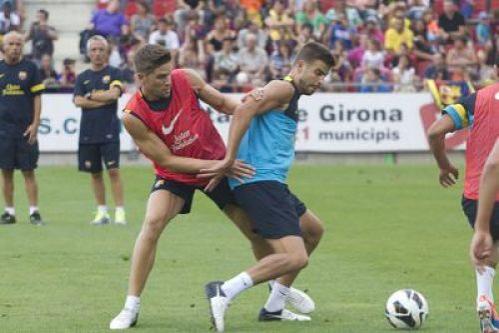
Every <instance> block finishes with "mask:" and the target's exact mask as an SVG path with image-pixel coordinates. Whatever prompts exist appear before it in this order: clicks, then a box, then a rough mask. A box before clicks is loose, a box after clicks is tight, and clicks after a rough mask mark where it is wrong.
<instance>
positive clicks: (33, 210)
mask: <svg viewBox="0 0 499 333" xmlns="http://www.w3.org/2000/svg"><path fill="white" fill-rule="evenodd" d="M37 211H38V206H29V215H32V214H33V213H34V212H37Z"/></svg>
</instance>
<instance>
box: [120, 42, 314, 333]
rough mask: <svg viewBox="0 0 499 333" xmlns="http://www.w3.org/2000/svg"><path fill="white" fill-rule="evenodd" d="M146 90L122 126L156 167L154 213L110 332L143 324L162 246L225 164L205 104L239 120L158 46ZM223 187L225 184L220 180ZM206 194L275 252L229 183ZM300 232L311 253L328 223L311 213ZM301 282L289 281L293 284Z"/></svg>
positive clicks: (150, 56) (297, 300)
mask: <svg viewBox="0 0 499 333" xmlns="http://www.w3.org/2000/svg"><path fill="white" fill-rule="evenodd" d="M134 63H135V67H136V72H137V76H138V79H139V81H140V90H139V91H138V92H137V93H136V94H135V95H134V96H133V97H132V98H131V99H130V101H129V102H128V104H127V106H126V108H125V112H126V113H125V115H124V117H123V123H124V125H125V127H126V129H127V131H128V132H129V133H130V135H131V136H132V137H133V139H134V141H135V143H136V144H137V146H138V147H139V149H140V150H141V152H142V153H143V154H144V155H145V156H147V157H148V158H149V159H151V160H152V162H153V163H154V167H155V173H156V181H155V183H154V185H153V188H152V191H151V194H150V196H149V201H148V205H147V211H146V216H145V219H144V222H143V226H142V230H141V232H140V234H139V236H138V238H137V241H136V243H135V248H134V253H133V258H132V265H131V272H130V279H129V288H128V296H127V299H126V302H125V306H124V308H123V310H122V311H121V312H120V313H119V314H118V316H116V317H115V318H114V319H113V320H112V321H111V323H110V328H111V329H126V328H129V327H132V326H134V325H135V324H136V322H137V317H138V313H139V307H140V294H141V293H142V291H143V288H144V286H145V283H146V280H147V277H148V275H149V272H150V271H151V269H152V266H153V263H154V258H155V253H156V245H157V242H158V239H159V236H160V235H161V232H162V231H163V229H164V228H165V226H166V225H167V223H168V222H169V221H170V220H171V219H173V218H174V217H175V216H176V215H177V214H186V213H188V212H189V211H190V207H191V203H192V197H193V194H194V192H195V190H197V189H198V190H202V191H203V190H204V188H205V187H206V186H207V185H208V182H207V180H206V179H203V178H199V177H197V176H196V174H198V173H199V172H200V170H201V169H207V168H211V167H213V166H214V165H215V163H216V162H217V160H221V159H223V158H224V156H225V146H224V144H223V141H222V138H221V137H220V135H219V134H218V132H217V130H216V129H215V127H214V126H213V123H212V122H211V119H210V117H209V115H208V114H207V113H206V112H204V111H203V110H202V108H201V107H200V104H199V100H202V101H204V102H205V103H207V104H209V105H210V106H212V107H213V108H214V109H216V110H219V111H220V112H223V113H226V114H232V113H233V111H234V110H235V108H236V107H237V105H238V102H237V101H234V100H231V99H230V98H228V97H227V96H224V95H223V94H221V93H220V92H218V91H217V90H216V89H214V88H213V87H211V86H209V85H208V84H206V83H205V82H204V81H203V80H202V78H201V77H200V76H199V75H198V74H196V72H195V71H192V70H188V69H177V70H172V63H171V58H170V53H169V52H168V51H167V50H165V49H164V48H163V47H161V46H159V45H146V46H144V47H143V48H141V49H139V50H138V51H137V53H136V55H135V58H134ZM252 175H253V169H252V168H251V167H250V166H248V165H245V164H244V163H243V162H241V161H239V162H237V163H236V164H235V165H234V167H233V168H231V170H229V171H228V175H227V176H231V177H234V178H241V177H251V176H252ZM217 181H218V179H217ZM210 185H211V187H214V188H213V189H212V190H210V191H204V192H205V194H206V195H208V196H209V197H210V199H212V200H213V201H214V202H215V204H217V206H218V207H219V208H220V209H222V210H223V212H224V213H225V214H226V215H227V216H228V217H229V218H230V219H231V220H232V221H233V222H234V223H235V224H236V225H237V226H238V227H239V229H240V230H241V231H242V232H243V233H244V235H245V236H246V237H247V238H248V239H249V240H250V241H251V242H252V246H253V251H254V254H255V256H256V257H257V258H258V259H259V258H262V257H265V256H266V255H267V254H268V253H269V252H270V251H271V250H270V249H269V248H268V246H267V244H266V243H265V242H264V241H263V239H261V238H260V237H257V236H256V234H255V233H253V231H252V225H251V221H250V220H249V218H248V217H247V216H246V215H245V213H244V212H243V211H242V209H240V208H239V207H237V206H236V205H235V204H234V202H235V201H234V198H233V195H232V192H231V191H230V188H229V186H228V183H227V179H222V180H221V181H220V182H219V183H218V185H216V186H213V182H211V183H210ZM300 225H301V229H302V232H303V235H304V238H305V242H306V245H307V250H308V251H309V252H312V251H313V250H314V248H315V247H316V246H317V244H318V242H319V240H320V238H321V236H322V234H323V227H322V222H321V221H320V220H319V219H318V218H317V217H316V216H315V215H314V214H312V213H311V212H310V211H307V212H306V213H305V214H303V215H302V216H301V219H300ZM293 278H294V276H291V275H290V276H283V277H281V278H280V279H279V281H280V282H282V283H285V281H286V279H293ZM287 301H288V303H290V304H291V305H293V306H294V307H295V308H297V309H298V310H299V311H301V312H304V313H307V312H311V311H313V309H314V303H313V301H312V300H311V299H310V297H308V296H307V295H306V294H305V293H303V292H301V291H299V290H297V289H293V290H292V291H291V292H290V294H289V295H288V297H287Z"/></svg>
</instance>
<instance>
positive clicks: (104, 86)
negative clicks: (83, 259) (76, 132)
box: [74, 35, 126, 225]
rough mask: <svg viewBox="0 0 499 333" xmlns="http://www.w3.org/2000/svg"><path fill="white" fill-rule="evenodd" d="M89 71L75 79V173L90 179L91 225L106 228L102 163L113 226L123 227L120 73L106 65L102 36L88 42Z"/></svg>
mask: <svg viewBox="0 0 499 333" xmlns="http://www.w3.org/2000/svg"><path fill="white" fill-rule="evenodd" d="M87 52H88V56H89V58H90V63H91V67H90V69H87V70H86V71H84V72H82V73H81V74H80V75H78V77H77V78H76V84H75V89H74V103H75V105H76V106H78V107H81V109H82V114H81V123H80V139H79V147H78V169H79V170H80V171H83V172H89V173H90V174H91V176H92V188H93V191H94V196H95V201H96V202H97V213H96V215H95V218H94V220H93V221H92V222H91V223H92V224H93V225H102V224H108V223H109V222H110V217H109V214H108V210H107V205H106V190H105V186H104V179H103V176H102V162H104V164H105V166H106V168H107V170H108V173H109V178H110V181H111V189H112V193H113V198H114V203H115V206H116V213H115V218H114V222H115V223H116V224H126V219H125V210H124V206H123V186H122V182H121V178H120V171H119V165H120V136H119V135H120V121H119V119H118V116H117V111H118V99H119V98H120V96H121V94H122V93H123V84H122V82H121V72H120V70H119V69H117V68H115V67H112V66H109V65H108V58H109V45H108V43H107V41H106V39H105V38H104V37H102V36H99V35H97V36H93V37H91V38H90V39H89V40H88V43H87Z"/></svg>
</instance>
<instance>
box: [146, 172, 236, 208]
mask: <svg viewBox="0 0 499 333" xmlns="http://www.w3.org/2000/svg"><path fill="white" fill-rule="evenodd" d="M158 190H165V191H168V192H171V193H173V194H175V195H177V196H179V197H181V198H182V199H184V207H182V210H181V211H180V214H189V213H190V212H191V207H192V198H193V197H194V191H196V190H200V191H201V192H203V193H204V194H206V195H207V196H208V197H209V198H210V199H211V200H212V201H213V202H214V203H215V204H216V205H217V206H218V208H220V209H221V210H223V209H224V208H225V206H226V205H228V204H234V203H235V200H234V195H233V194H232V191H231V190H230V187H229V183H228V182H227V178H224V179H223V180H222V181H221V182H220V184H218V185H217V187H215V189H214V190H213V191H211V192H205V191H204V190H203V187H202V186H198V185H190V184H184V183H180V182H176V181H174V180H166V179H163V178H161V177H159V176H157V177H156V180H155V181H154V185H153V186H152V189H151V193H152V192H154V191H158Z"/></svg>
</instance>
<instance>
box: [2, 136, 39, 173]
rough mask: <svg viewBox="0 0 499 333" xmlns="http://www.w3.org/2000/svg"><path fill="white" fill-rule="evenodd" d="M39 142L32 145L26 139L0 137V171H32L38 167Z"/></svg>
mask: <svg viewBox="0 0 499 333" xmlns="http://www.w3.org/2000/svg"><path fill="white" fill-rule="evenodd" d="M39 156H40V150H39V149H38V141H37V142H35V143H34V144H32V145H30V144H29V143H28V141H27V140H26V139H25V138H16V137H3V136H2V137H0V169H2V170H14V169H20V170H22V171H32V170H34V169H36V167H37V166H38V165H37V164H38V157H39Z"/></svg>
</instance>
